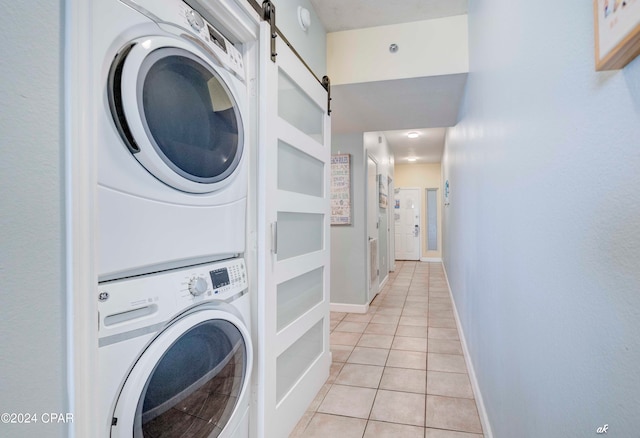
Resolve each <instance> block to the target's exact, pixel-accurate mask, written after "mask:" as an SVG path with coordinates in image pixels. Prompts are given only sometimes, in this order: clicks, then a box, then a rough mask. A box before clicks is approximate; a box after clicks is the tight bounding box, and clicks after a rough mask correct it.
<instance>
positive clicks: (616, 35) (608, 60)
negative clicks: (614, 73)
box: [593, 0, 640, 71]
mask: <svg viewBox="0 0 640 438" xmlns="http://www.w3.org/2000/svg"><path fill="white" fill-rule="evenodd" d="M593 14H594V27H595V32H594V37H595V57H596V70H597V71H602V70H617V69H621V68H623V67H624V66H625V65H627V64H628V63H630V62H631V61H632V60H633V59H634V58H635V57H636V56H638V55H639V54H640V0H593Z"/></svg>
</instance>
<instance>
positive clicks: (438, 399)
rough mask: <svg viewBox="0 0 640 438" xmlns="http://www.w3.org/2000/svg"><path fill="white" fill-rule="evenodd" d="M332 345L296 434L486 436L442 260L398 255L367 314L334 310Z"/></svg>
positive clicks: (305, 437)
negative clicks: (326, 370) (324, 376)
mask: <svg viewBox="0 0 640 438" xmlns="http://www.w3.org/2000/svg"><path fill="white" fill-rule="evenodd" d="M331 352H332V356H333V363H332V365H331V375H330V376H329V379H328V380H327V381H326V383H325V385H324V386H323V387H322V389H321V390H320V392H319V393H318V396H317V397H316V399H315V400H314V401H313V403H312V404H311V406H310V407H309V409H308V411H307V412H306V413H305V415H304V416H303V417H302V419H301V420H300V422H299V423H298V425H297V426H296V428H295V430H294V431H293V433H292V434H291V438H314V437H322V438H327V437H340V438H352V437H353V438H373V437H379V438H385V437H393V438H397V437H402V438H413V437H415V438H482V426H481V423H480V418H479V416H478V409H477V407H476V402H475V399H474V395H473V391H472V389H471V383H470V381H469V375H468V373H467V366H466V363H465V360H464V356H463V350H462V346H461V344H460V338H459V336H458V330H457V328H456V323H455V319H454V316H453V306H452V304H451V299H450V297H449V292H448V289H447V284H446V281H445V278H444V272H443V270H442V265H441V264H440V263H424V262H396V271H395V272H392V273H391V274H390V276H389V280H388V282H387V284H386V285H385V286H384V288H383V289H382V290H381V291H380V293H379V294H378V295H377V296H376V298H375V299H374V300H373V303H371V306H370V308H369V312H368V313H367V314H357V313H337V312H332V313H331Z"/></svg>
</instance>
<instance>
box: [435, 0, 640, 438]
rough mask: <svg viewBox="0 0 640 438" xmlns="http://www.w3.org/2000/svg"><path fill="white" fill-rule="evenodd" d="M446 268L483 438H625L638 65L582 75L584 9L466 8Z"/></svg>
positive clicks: (489, 4) (637, 381)
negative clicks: (489, 432)
mask: <svg viewBox="0 0 640 438" xmlns="http://www.w3.org/2000/svg"><path fill="white" fill-rule="evenodd" d="M469 41H470V74H469V79H468V84H467V90H466V95H465V103H464V106H463V110H462V112H461V117H460V122H459V124H458V125H457V126H456V127H455V128H452V129H450V131H449V133H448V136H447V144H446V148H445V155H444V160H443V178H445V179H449V181H450V184H451V198H450V202H451V205H450V206H449V207H445V211H444V226H445V234H444V244H445V246H444V260H445V266H446V269H447V273H448V276H449V280H450V284H451V287H452V290H453V294H454V298H455V302H456V306H457V308H458V311H459V315H460V319H461V323H462V326H463V329H464V333H465V336H466V339H467V343H468V346H469V350H470V357H471V360H472V361H473V364H474V366H475V371H476V374H477V377H478V381H479V385H480V388H481V391H482V395H483V397H484V401H485V404H486V407H487V410H488V415H489V418H490V420H491V427H492V428H493V432H494V436H496V437H519V438H526V437H542V436H553V437H584V436H597V434H596V429H597V428H598V427H600V426H603V425H604V424H608V425H609V433H608V436H617V437H630V436H637V435H638V430H639V424H640V423H639V422H638V421H639V420H638V412H640V395H639V394H640V378H639V375H640V374H639V373H638V369H639V364H640V336H639V333H640V293H639V291H640V190H639V189H638V188H639V187H640V59H636V60H635V61H634V62H633V63H632V64H630V65H628V66H627V67H626V68H625V69H624V70H622V71H614V72H604V73H596V72H595V71H594V59H593V58H594V55H593V11H592V3H591V2H584V1H581V0H580V1H579V0H568V1H563V2H553V4H550V3H544V2H510V1H506V0H485V1H483V2H469Z"/></svg>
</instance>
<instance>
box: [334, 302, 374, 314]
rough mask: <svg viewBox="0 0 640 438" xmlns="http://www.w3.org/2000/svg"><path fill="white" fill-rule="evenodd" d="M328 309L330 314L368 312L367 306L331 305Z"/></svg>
mask: <svg viewBox="0 0 640 438" xmlns="http://www.w3.org/2000/svg"><path fill="white" fill-rule="evenodd" d="M329 307H330V309H331V311H332V312H346V313H367V312H368V311H369V304H342V303H331V304H329Z"/></svg>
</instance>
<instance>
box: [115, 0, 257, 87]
mask: <svg viewBox="0 0 640 438" xmlns="http://www.w3.org/2000/svg"><path fill="white" fill-rule="evenodd" d="M122 1H124V2H125V3H130V4H133V5H135V8H136V9H137V10H138V11H139V12H141V13H143V14H144V15H146V16H147V17H149V18H150V19H152V20H153V21H155V22H157V23H158V24H159V25H160V26H161V27H162V25H163V24H168V25H170V26H178V27H180V28H181V29H183V30H185V31H187V32H189V33H190V34H191V35H189V37H190V38H191V39H192V40H194V39H196V38H197V39H198V40H200V41H199V44H200V46H204V47H206V48H207V49H208V51H209V52H210V53H211V54H212V55H213V56H214V58H216V59H217V61H218V62H219V63H220V64H221V65H222V67H224V68H226V69H227V70H229V71H231V72H232V73H235V74H236V75H237V76H238V77H239V78H240V79H242V80H243V81H244V80H245V72H244V61H243V59H242V54H241V53H240V51H239V50H238V49H236V47H235V46H234V45H233V44H231V42H230V41H229V40H228V39H227V38H225V37H224V36H223V35H222V33H221V32H220V31H218V30H217V29H216V28H215V27H214V26H213V25H212V24H211V23H208V22H207V21H206V20H205V19H204V18H202V15H200V13H199V12H198V11H196V10H195V9H193V8H192V7H191V6H189V5H188V4H186V3H185V2H183V1H182V0H170V1H166V0H165V1H158V0H122ZM165 29H166V27H165ZM171 32H172V33H175V31H171ZM180 33H183V32H180Z"/></svg>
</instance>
